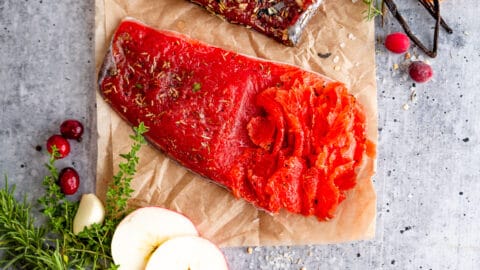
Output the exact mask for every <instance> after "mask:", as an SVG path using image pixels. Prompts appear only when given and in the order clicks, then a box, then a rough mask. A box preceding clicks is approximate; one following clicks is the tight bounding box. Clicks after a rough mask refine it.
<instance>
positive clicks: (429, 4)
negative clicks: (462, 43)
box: [418, 0, 453, 34]
mask: <svg viewBox="0 0 480 270" xmlns="http://www.w3.org/2000/svg"><path fill="white" fill-rule="evenodd" d="M418 2H420V4H422V6H423V7H425V9H427V11H428V13H430V15H432V17H433V18H435V11H434V6H433V3H432V2H430V1H428V0H418ZM440 25H442V27H443V29H445V31H447V33H449V34H452V33H453V30H452V28H450V26H448V24H447V23H446V22H445V21H444V20H443V18H442V17H440Z"/></svg>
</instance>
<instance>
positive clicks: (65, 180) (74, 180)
mask: <svg viewBox="0 0 480 270" xmlns="http://www.w3.org/2000/svg"><path fill="white" fill-rule="evenodd" d="M58 184H59V185H60V188H61V190H62V192H63V194H65V195H72V194H75V192H77V190H78V186H80V177H79V176H78V173H77V171H76V170H75V169H74V168H72V167H67V168H64V169H63V170H62V171H61V172H60V175H59V177H58Z"/></svg>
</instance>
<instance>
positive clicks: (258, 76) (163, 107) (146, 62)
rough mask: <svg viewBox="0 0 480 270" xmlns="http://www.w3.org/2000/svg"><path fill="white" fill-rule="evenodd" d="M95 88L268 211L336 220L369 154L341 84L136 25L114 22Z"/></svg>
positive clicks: (180, 156)
mask: <svg viewBox="0 0 480 270" xmlns="http://www.w3.org/2000/svg"><path fill="white" fill-rule="evenodd" d="M98 83H99V90H100V93H101V94H102V96H103V98H104V99H105V101H106V102H107V103H109V104H110V105H111V107H112V108H113V109H114V110H115V111H116V112H117V113H118V114H119V115H120V116H121V117H122V118H123V119H125V120H126V121H128V122H129V123H130V124H132V125H138V124H139V123H140V122H144V123H145V125H146V126H148V127H149V128H150V130H149V132H148V133H146V135H145V136H146V138H147V139H148V140H149V141H150V142H151V143H152V144H153V145H155V146H156V147H157V148H159V149H160V150H161V151H163V152H164V153H166V154H167V155H169V156H170V157H172V158H173V159H175V160H176V161H178V162H179V163H180V164H182V165H184V166H185V167H187V168H189V169H190V170H192V171H194V172H196V173H198V174H200V175H203V176H205V177H206V178H209V179H211V180H213V181H215V182H216V183H218V184H220V185H222V186H224V187H226V188H228V189H229V190H231V192H232V193H233V195H234V196H236V197H239V198H243V199H245V200H247V201H248V202H250V203H252V204H253V205H255V206H257V207H259V208H262V209H264V210H266V211H269V212H278V211H279V210H280V209H282V208H284V209H286V210H288V211H290V212H293V213H298V214H302V215H306V216H310V215H315V216H316V217H317V218H318V219H319V220H327V219H330V218H332V217H333V216H334V214H335V210H336V208H337V206H338V204H339V203H340V202H341V201H342V200H343V199H344V198H345V194H346V191H347V190H349V189H351V188H353V187H354V186H355V183H356V177H357V171H358V168H359V166H360V164H361V163H362V160H363V159H364V156H365V155H366V148H367V147H366V145H367V140H366V129H365V128H366V127H365V125H366V122H365V115H364V112H363V109H362V107H361V105H360V104H359V103H358V102H357V101H356V99H355V97H354V96H352V95H351V94H349V93H348V91H347V89H346V88H345V86H344V85H343V84H342V83H339V82H336V81H333V80H330V79H328V78H326V77H324V76H322V75H320V74H317V73H313V72H309V71H306V70H302V69H299V68H298V67H295V66H291V65H286V64H281V63H275V62H270V61H266V60H260V59H256V58H252V57H248V56H245V55H241V54H238V53H235V52H232V51H226V50H224V49H221V48H218V47H213V46H209V45H207V44H205V43H202V42H200V41H197V40H194V39H191V38H189V37H186V36H184V35H181V34H178V33H174V32H169V31H160V30H156V29H153V28H150V27H148V26H146V25H143V24H141V23H139V22H137V21H133V20H125V21H123V22H122V23H121V24H120V25H119V26H118V28H117V30H116V32H115V33H114V35H113V38H112V42H111V47H110V49H109V52H108V53H107V55H106V57H105V59H104V63H103V66H102V69H101V71H100V74H99V81H98Z"/></svg>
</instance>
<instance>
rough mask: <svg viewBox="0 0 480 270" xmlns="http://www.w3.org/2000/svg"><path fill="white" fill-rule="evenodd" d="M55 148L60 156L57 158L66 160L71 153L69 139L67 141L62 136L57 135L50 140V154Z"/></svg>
mask: <svg viewBox="0 0 480 270" xmlns="http://www.w3.org/2000/svg"><path fill="white" fill-rule="evenodd" d="M53 146H55V147H56V148H57V151H58V154H59V156H57V157H56V158H64V157H66V156H68V154H69V153H70V144H69V143H68V141H67V139H65V138H64V137H62V136H61V135H58V134H55V135H52V136H51V137H50V138H48V140H47V151H48V152H49V153H50V154H51V153H52V148H53Z"/></svg>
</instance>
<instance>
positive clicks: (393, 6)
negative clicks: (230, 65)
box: [384, 0, 440, 58]
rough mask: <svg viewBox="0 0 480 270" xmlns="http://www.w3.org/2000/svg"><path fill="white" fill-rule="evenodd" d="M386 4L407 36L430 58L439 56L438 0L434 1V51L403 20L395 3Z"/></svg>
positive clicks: (390, 1)
mask: <svg viewBox="0 0 480 270" xmlns="http://www.w3.org/2000/svg"><path fill="white" fill-rule="evenodd" d="M384 3H385V4H386V5H387V7H388V9H389V10H390V12H391V13H392V15H393V16H394V17H395V18H396V19H397V21H398V22H399V23H400V25H401V26H402V28H403V30H404V31H405V33H406V34H407V36H408V37H409V38H410V39H411V40H412V41H413V42H414V43H415V44H416V45H417V46H418V47H419V48H420V49H421V50H422V51H423V52H425V54H427V55H428V56H430V57H432V58H434V57H436V56H437V47H438V32H439V29H440V3H439V2H438V0H433V9H434V15H435V16H434V17H435V21H436V23H435V32H434V35H433V48H432V50H429V49H427V47H426V46H425V45H423V43H422V42H421V41H420V40H419V39H418V38H417V37H416V36H415V35H414V34H413V32H412V30H411V29H410V27H409V26H408V23H407V21H406V20H405V19H404V18H403V16H402V15H401V14H400V12H399V11H398V8H397V5H396V4H395V3H394V1H393V0H384Z"/></svg>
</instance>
